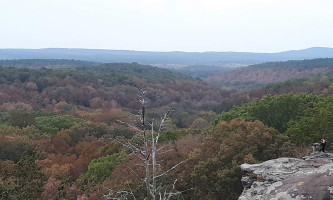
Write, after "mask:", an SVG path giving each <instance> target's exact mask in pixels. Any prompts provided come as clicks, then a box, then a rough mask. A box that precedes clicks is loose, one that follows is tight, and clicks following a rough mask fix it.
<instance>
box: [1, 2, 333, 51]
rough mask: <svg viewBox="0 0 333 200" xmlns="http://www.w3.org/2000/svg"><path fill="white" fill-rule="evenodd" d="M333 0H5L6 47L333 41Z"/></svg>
mask: <svg viewBox="0 0 333 200" xmlns="http://www.w3.org/2000/svg"><path fill="white" fill-rule="evenodd" d="M332 8H333V0H0V48H49V47H52V48H54V47H61V48H94V49H121V50H147V51H248V52H278V51H285V50H291V49H304V48H308V47H333V11H332Z"/></svg>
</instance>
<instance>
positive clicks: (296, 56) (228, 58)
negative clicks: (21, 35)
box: [0, 47, 333, 65]
mask: <svg viewBox="0 0 333 200" xmlns="http://www.w3.org/2000/svg"><path fill="white" fill-rule="evenodd" d="M328 57H333V49H332V48H322V47H315V48H309V49H304V50H293V51H285V52H279V53H248V52H202V53H199V52H176V51H175V52H148V51H127V50H104V49H62V48H49V49H0V59H2V60H4V59H10V60H13V59H75V60H85V61H93V62H105V63H108V62H127V63H131V62H138V63H142V64H183V65H197V64H201V65H202V64H204V65H215V64H228V63H237V64H257V63H262V62H269V61H287V60H302V59H313V58H328Z"/></svg>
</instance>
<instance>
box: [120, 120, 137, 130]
mask: <svg viewBox="0 0 333 200" xmlns="http://www.w3.org/2000/svg"><path fill="white" fill-rule="evenodd" d="M117 122H119V123H122V124H125V125H126V126H128V127H130V128H133V129H134V130H136V131H138V132H140V133H143V130H140V129H138V128H137V127H136V126H134V125H132V124H130V123H127V122H123V121H120V120H117Z"/></svg>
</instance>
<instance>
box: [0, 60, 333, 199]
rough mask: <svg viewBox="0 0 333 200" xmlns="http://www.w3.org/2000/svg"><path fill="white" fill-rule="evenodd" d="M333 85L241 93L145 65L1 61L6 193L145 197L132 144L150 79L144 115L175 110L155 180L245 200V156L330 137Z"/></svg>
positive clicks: (301, 148)
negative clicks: (124, 193)
mask: <svg viewBox="0 0 333 200" xmlns="http://www.w3.org/2000/svg"><path fill="white" fill-rule="evenodd" d="M15 62H16V61H15ZM20 62H22V61H19V62H18V63H20ZM38 62H39V61H38ZM48 62H51V61H45V63H46V64H47V63H48ZM52 62H55V61H52ZM61 62H63V63H66V62H67V61H60V63H61ZM73 62H75V63H77V62H76V61H73ZM320 62H321V60H320V61H319V63H320ZM41 63H43V62H41ZM49 64H50V63H49ZM49 64H48V65H49ZM53 64H56V63H53ZM67 64H69V65H70V62H69V63H67ZM77 64H78V63H77ZM315 64H316V62H315V61H313V63H312V64H311V65H315ZM272 65H273V64H272ZM318 65H319V64H318ZM33 66H35V67H33ZM332 86H333V76H332V73H325V74H317V75H314V76H311V77H308V78H303V79H297V80H290V81H287V82H284V83H279V84H270V85H267V86H265V87H263V88H260V89H255V90H249V91H236V90H226V89H221V88H218V87H215V86H211V85H208V84H206V83H204V82H203V81H200V80H198V79H193V78H191V77H188V76H184V75H181V74H178V73H175V72H170V71H167V70H164V69H159V68H155V67H151V66H146V65H140V64H137V63H131V64H126V63H110V64H96V63H94V64H92V65H90V64H89V65H80V64H78V65H76V64H73V66H70V67H64V68H52V67H43V66H42V64H41V66H38V67H36V65H35V64H27V65H20V66H18V65H17V67H13V66H12V67H9V66H7V65H6V66H3V67H1V68H0V111H1V112H0V147H1V148H0V174H1V178H0V199H22V198H23V199H45V200H49V199H91V200H93V199H101V198H102V197H103V195H106V194H109V193H110V190H113V191H130V192H131V194H130V195H128V196H127V198H128V199H134V198H133V196H135V197H136V199H144V198H145V197H146V196H147V191H146V189H145V184H144V182H143V181H142V180H143V179H144V178H145V172H144V170H143V168H142V167H141V164H142V160H140V159H139V158H138V157H137V156H136V154H134V153H133V151H131V149H129V148H128V146H129V144H130V145H132V146H131V147H135V148H139V147H140V146H142V145H143V144H144V139H143V135H142V133H140V131H139V130H138V129H140V130H141V129H142V128H143V127H142V126H140V116H138V115H139V113H140V111H142V104H141V103H140V101H139V100H140V98H141V97H140V90H139V89H142V88H143V87H144V89H145V91H146V93H145V96H144V99H145V100H146V110H144V111H145V112H146V114H147V122H149V123H152V120H153V119H155V120H156V121H155V123H157V124H158V122H159V120H160V119H161V116H162V114H163V113H164V112H165V111H166V110H167V109H168V107H170V106H172V111H170V117H169V118H167V119H166V121H165V127H164V129H163V132H162V134H161V137H160V140H159V143H158V146H157V148H158V149H163V150H165V151H163V153H162V154H161V155H160V156H161V157H160V160H159V161H158V166H159V167H158V170H157V171H158V172H160V173H162V172H165V171H168V172H169V170H170V169H172V170H170V172H169V173H168V176H166V177H164V178H163V179H160V180H159V181H161V182H159V183H161V184H163V185H171V186H172V185H174V186H175V191H179V192H180V193H179V195H176V196H174V197H173V198H171V199H226V200H227V199H228V200H229V199H237V198H238V196H239V195H240V194H241V192H242V190H243V186H242V184H241V181H240V180H241V177H242V175H243V172H241V170H240V168H239V165H240V164H243V163H259V162H263V161H266V160H269V159H273V158H278V157H283V156H294V157H299V156H303V155H305V154H307V153H308V152H309V150H310V148H309V145H310V144H311V143H313V142H318V140H320V139H321V138H325V139H327V140H328V142H329V144H330V143H331V142H330V141H333V132H332V131H333V124H332V122H333V114H332V113H333V112H332V111H333V98H332V93H333V87H332ZM149 123H147V125H146V126H147V127H146V128H148V130H150V129H151V126H150V125H149ZM154 127H155V131H157V130H158V126H157V125H155V126H154ZM153 130H154V129H153ZM124 144H127V145H124ZM330 148H331V146H330V145H328V147H327V149H328V150H330ZM137 153H139V152H137ZM174 166H177V167H175V168H173V167H174ZM254 178H255V177H254ZM174 180H177V181H176V182H174Z"/></svg>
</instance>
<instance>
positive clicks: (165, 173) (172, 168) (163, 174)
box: [155, 161, 185, 178]
mask: <svg viewBox="0 0 333 200" xmlns="http://www.w3.org/2000/svg"><path fill="white" fill-rule="evenodd" d="M184 162H185V161H181V162H179V163H178V164H177V165H174V166H173V167H171V168H170V169H168V170H167V171H165V172H164V173H162V174H160V175H158V176H156V177H155V178H159V177H161V176H166V175H167V174H168V173H169V172H170V171H172V170H174V169H175V168H176V167H178V166H179V165H181V164H182V163H184Z"/></svg>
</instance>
